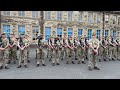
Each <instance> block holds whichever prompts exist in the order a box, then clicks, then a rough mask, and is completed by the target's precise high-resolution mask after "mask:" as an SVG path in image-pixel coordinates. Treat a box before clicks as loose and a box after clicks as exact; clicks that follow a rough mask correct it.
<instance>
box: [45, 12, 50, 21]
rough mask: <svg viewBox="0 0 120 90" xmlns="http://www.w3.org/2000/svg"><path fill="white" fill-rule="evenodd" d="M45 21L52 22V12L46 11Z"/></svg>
mask: <svg viewBox="0 0 120 90" xmlns="http://www.w3.org/2000/svg"><path fill="white" fill-rule="evenodd" d="M45 19H46V20H50V19H51V11H45Z"/></svg>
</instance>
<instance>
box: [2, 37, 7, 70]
mask: <svg viewBox="0 0 120 90" xmlns="http://www.w3.org/2000/svg"><path fill="white" fill-rule="evenodd" d="M8 43H9V40H8V39H7V38H4V39H3V38H2V48H5V47H6V46H7V45H8ZM0 54H1V55H2V56H1V60H0V61H1V62H0V67H3V66H5V68H6V69H9V68H8V67H7V66H8V61H9V47H8V48H6V49H5V50H4V51H0Z"/></svg>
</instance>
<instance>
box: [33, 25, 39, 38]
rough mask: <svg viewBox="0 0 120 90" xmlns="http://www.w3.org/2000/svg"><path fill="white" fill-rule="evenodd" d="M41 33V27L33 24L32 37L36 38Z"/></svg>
mask: <svg viewBox="0 0 120 90" xmlns="http://www.w3.org/2000/svg"><path fill="white" fill-rule="evenodd" d="M38 34H39V27H38V26H32V39H33V40H35V39H36V38H37V36H38Z"/></svg>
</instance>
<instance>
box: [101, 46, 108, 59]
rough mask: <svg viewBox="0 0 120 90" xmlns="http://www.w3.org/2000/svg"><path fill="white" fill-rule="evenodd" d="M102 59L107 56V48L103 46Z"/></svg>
mask: <svg viewBox="0 0 120 90" xmlns="http://www.w3.org/2000/svg"><path fill="white" fill-rule="evenodd" d="M102 56H103V59H107V58H108V57H107V56H108V48H103V55H102Z"/></svg>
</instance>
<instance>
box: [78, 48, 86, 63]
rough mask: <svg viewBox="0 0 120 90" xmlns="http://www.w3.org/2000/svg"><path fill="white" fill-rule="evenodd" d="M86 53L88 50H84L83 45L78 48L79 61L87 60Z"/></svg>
mask: <svg viewBox="0 0 120 90" xmlns="http://www.w3.org/2000/svg"><path fill="white" fill-rule="evenodd" d="M85 53H86V51H85V50H82V48H81V47H79V48H78V61H79V62H82V61H84V60H85Z"/></svg>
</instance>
